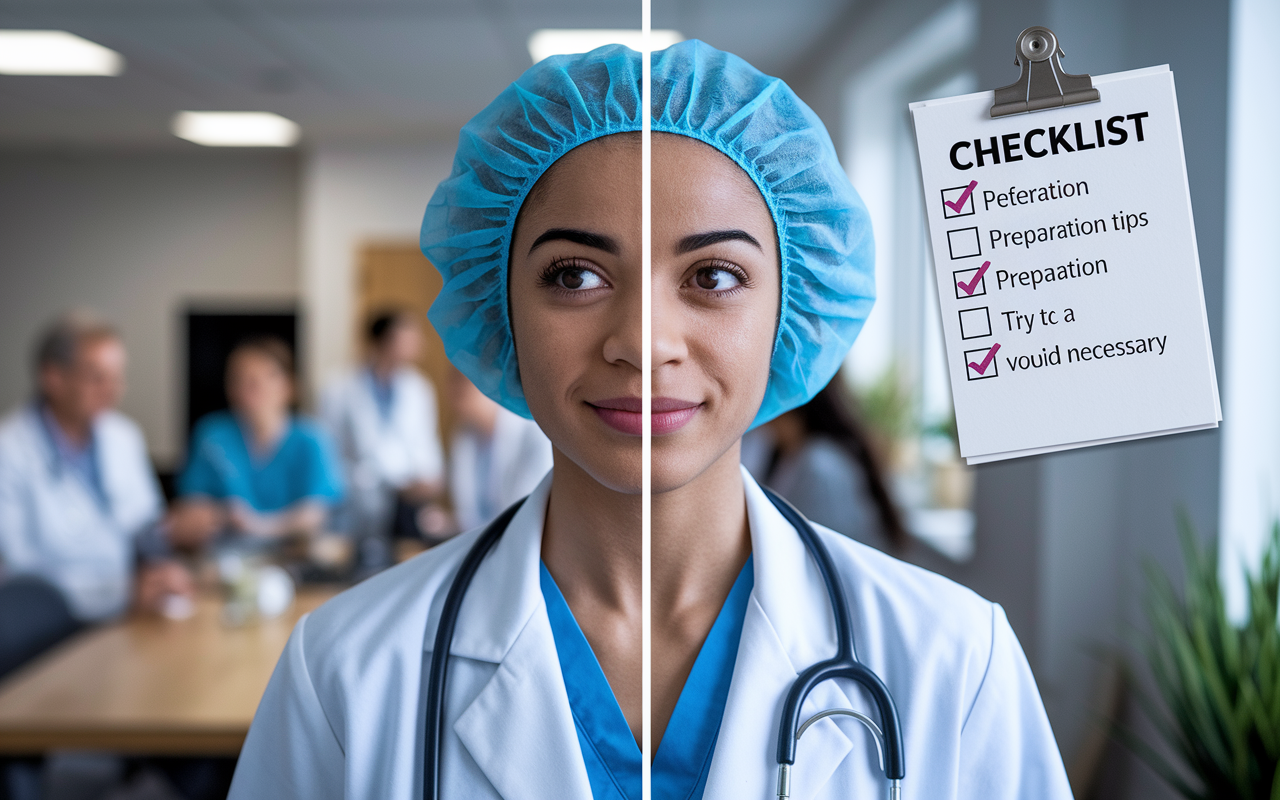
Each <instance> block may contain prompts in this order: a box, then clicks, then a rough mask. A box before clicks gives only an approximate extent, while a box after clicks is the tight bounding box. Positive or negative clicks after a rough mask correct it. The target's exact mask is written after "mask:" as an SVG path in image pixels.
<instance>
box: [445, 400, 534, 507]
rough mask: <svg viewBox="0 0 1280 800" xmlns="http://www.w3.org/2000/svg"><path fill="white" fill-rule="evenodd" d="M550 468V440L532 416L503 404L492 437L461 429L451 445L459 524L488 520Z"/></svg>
mask: <svg viewBox="0 0 1280 800" xmlns="http://www.w3.org/2000/svg"><path fill="white" fill-rule="evenodd" d="M485 447H488V448H489V453H488V460H487V463H486V460H485V459H484V458H483V457H482V451H483V449H484V448H485ZM549 469H551V441H550V440H548V439H547V437H546V434H544V433H543V432H542V429H541V428H539V427H538V423H536V422H534V421H533V420H531V419H525V418H524V417H521V416H518V415H516V414H513V413H512V412H510V411H508V410H506V409H505V408H499V409H498V417H497V419H496V420H495V421H494V424H493V434H492V435H491V436H490V438H489V441H488V442H485V441H483V439H482V438H481V437H480V435H479V434H478V433H476V432H475V431H473V430H471V429H469V428H459V429H458V430H457V431H456V432H455V433H454V434H453V440H452V447H451V448H450V449H449V497H450V499H452V500H453V512H454V515H455V516H456V517H457V520H458V527H459V528H461V529H462V530H464V531H465V530H470V529H471V528H476V527H479V526H481V525H484V524H485V523H487V522H488V521H489V520H490V519H492V518H493V517H495V516H497V515H498V512H500V511H502V510H503V509H504V508H506V507H507V506H509V505H511V504H512V503H514V502H515V501H517V500H519V499H520V498H521V497H524V496H525V495H527V494H529V493H530V492H532V491H533V490H534V489H535V488H536V487H537V485H538V482H539V481H541V480H542V477H543V476H544V475H546V474H547V470H549ZM486 508H487V510H488V513H485V510H486Z"/></svg>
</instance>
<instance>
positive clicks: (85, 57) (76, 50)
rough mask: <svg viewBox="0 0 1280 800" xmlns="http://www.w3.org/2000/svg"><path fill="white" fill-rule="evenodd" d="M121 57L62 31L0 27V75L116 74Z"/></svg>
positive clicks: (121, 67)
mask: <svg viewBox="0 0 1280 800" xmlns="http://www.w3.org/2000/svg"><path fill="white" fill-rule="evenodd" d="M121 72H124V56H122V55H120V54H119V53H117V52H116V51H115V50H110V49H108V48H106V47H103V46H102V45H100V44H94V43H93V42H91V41H89V40H88V39H81V38H80V37H79V36H76V35H75V34H74V33H67V32H66V31H15V30H0V75H119V74H120V73H121Z"/></svg>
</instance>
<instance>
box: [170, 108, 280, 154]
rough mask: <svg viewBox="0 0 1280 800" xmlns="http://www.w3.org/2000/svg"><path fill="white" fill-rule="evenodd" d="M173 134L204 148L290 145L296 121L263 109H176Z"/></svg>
mask: <svg viewBox="0 0 1280 800" xmlns="http://www.w3.org/2000/svg"><path fill="white" fill-rule="evenodd" d="M173 133H174V135H175V136H177V137H179V138H182V139H186V140H187V141H189V142H195V143H196V144H202V145H205V146H207V147H292V146H293V145H294V144H297V142H298V133H299V130H298V123H296V122H294V121H293V120H291V119H285V118H284V117H282V116H280V115H279V114H272V113H270V112H267V111H180V112H178V114H177V116H175V117H174V118H173Z"/></svg>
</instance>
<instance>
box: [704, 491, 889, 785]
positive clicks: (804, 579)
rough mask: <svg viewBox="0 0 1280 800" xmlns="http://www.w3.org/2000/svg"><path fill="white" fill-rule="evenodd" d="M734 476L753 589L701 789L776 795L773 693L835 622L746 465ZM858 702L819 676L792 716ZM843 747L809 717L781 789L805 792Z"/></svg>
mask: <svg viewBox="0 0 1280 800" xmlns="http://www.w3.org/2000/svg"><path fill="white" fill-rule="evenodd" d="M742 477H743V482H744V483H745V485H746V500H747V521H748V525H749V526H750V529H751V548H752V552H753V554H754V562H755V588H754V590H753V591H752V593H751V602H750V603H749V604H748V606H747V613H746V617H745V619H744V621H743V627H742V640H741V641H740V642H739V645H738V657H737V661H736V662H735V664H734V668H733V682H732V683H731V685H730V687H729V698H728V702H727V703H726V704H725V713H724V717H723V718H722V720H721V723H720V735H719V738H718V740H717V742H716V750H715V755H714V756H713V758H712V762H711V771H710V774H709V775H708V776H707V788H706V794H705V796H706V797H772V796H775V795H776V791H777V787H776V783H775V781H776V775H777V760H776V759H777V756H776V749H777V732H778V727H779V724H780V721H781V717H782V703H783V699H784V698H785V697H786V693H787V691H788V690H789V689H790V688H791V684H792V682H794V681H795V679H796V676H797V675H798V674H799V673H800V671H801V670H803V669H806V668H808V667H809V666H810V665H811V664H814V663H816V662H818V661H821V660H824V659H827V658H830V657H831V656H833V655H834V654H835V652H836V639H835V621H834V619H833V617H832V614H831V608H830V602H829V601H828V598H827V593H826V590H825V589H824V588H823V584H822V580H821V577H820V576H819V574H818V570H817V566H816V565H815V564H814V562H813V560H812V559H811V558H809V555H808V551H807V550H806V549H805V546H804V543H803V542H802V541H801V539H800V537H799V536H798V535H797V534H796V532H795V530H794V528H792V527H791V525H790V524H789V523H788V522H787V521H786V520H785V519H784V518H783V516H782V515H781V514H780V513H778V510H777V509H776V508H774V506H773V504H772V503H771V502H770V501H769V499H768V498H767V497H766V496H765V494H764V492H763V491H761V489H760V487H759V485H758V484H757V483H756V482H755V479H754V478H752V477H751V475H750V473H748V472H747V471H746V470H745V469H744V470H743V475H742ZM865 705H866V704H865V702H858V703H854V704H851V700H850V698H849V696H848V695H846V694H845V692H844V691H842V689H841V687H840V686H838V685H837V684H836V683H834V682H832V681H826V682H824V683H821V684H819V685H818V686H817V687H815V689H814V691H813V692H812V693H811V694H810V695H809V698H808V700H806V701H805V703H804V705H803V706H802V709H803V712H802V719H806V718H808V717H809V716H812V715H813V714H816V713H818V712H819V711H822V710H823V709H827V708H863V707H864V706H865ZM852 748H853V744H852V743H851V742H850V740H849V738H848V737H847V736H845V735H844V733H843V732H842V731H841V730H840V728H839V727H838V726H837V725H836V724H835V723H834V722H833V721H832V720H831V719H824V720H822V721H821V722H819V723H817V724H815V725H814V726H813V727H812V728H811V729H810V730H809V731H808V732H806V733H805V736H804V738H803V739H802V740H801V742H800V746H799V748H798V750H797V758H796V766H795V770H794V771H793V779H792V787H791V788H792V794H791V796H792V797H793V798H796V799H797V800H808V798H812V797H814V796H815V795H816V794H817V793H818V791H819V790H820V789H821V788H822V786H823V785H824V784H825V783H826V782H827V781H828V779H830V777H831V775H832V774H833V773H834V772H835V770H836V768H837V767H838V766H839V765H840V762H842V761H843V760H844V759H845V757H846V756H847V755H848V754H849V752H850V750H851V749H852ZM872 758H873V759H874V755H872ZM874 766H875V764H874V762H872V768H874Z"/></svg>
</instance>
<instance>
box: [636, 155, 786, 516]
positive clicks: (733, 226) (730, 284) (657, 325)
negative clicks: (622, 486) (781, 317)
mask: <svg viewBox="0 0 1280 800" xmlns="http://www.w3.org/2000/svg"><path fill="white" fill-rule="evenodd" d="M652 207H653V254H652V257H653V473H652V474H653V491H654V493H659V492H665V491H670V490H672V489H677V488H679V487H681V486H684V485H686V484H687V483H689V482H690V481H692V480H693V479H694V478H696V477H698V476H699V475H701V474H702V473H703V472H704V471H705V470H706V469H707V468H708V467H710V466H711V465H712V464H713V463H715V462H717V461H718V460H719V459H721V458H724V457H726V456H729V457H732V458H733V459H734V460H735V461H736V460H737V458H738V456H737V447H736V446H737V444H738V441H739V440H740V439H741V437H742V434H743V433H744V432H746V430H747V428H748V427H749V426H750V425H751V421H752V420H753V419H754V418H755V415H756V412H757V411H759V410H760V404H761V402H762V401H763V400H764V392H765V387H766V385H767V384H768V379H769V361H770V356H771V355H772V350H773V341H774V335H775V330H776V327H777V318H778V307H779V300H780V297H781V295H780V292H781V273H780V261H779V258H778V245H777V238H776V235H775V230H774V226H773V218H772V217H771V215H770V214H769V209H768V207H767V206H766V205H765V202H764V198H762V197H761V196H760V192H759V190H758V189H757V188H756V185H755V184H754V183H753V182H752V180H751V178H750V177H748V176H747V174H746V173H745V172H743V170H742V169H741V168H740V167H739V166H738V165H737V164H735V163H734V162H733V161H731V160H730V159H729V158H728V157H727V156H725V155H724V154H722V153H721V152H719V151H718V150H716V149H714V148H713V147H711V146H710V145H706V144H703V143H702V142H699V141H696V140H694V139H689V138H687V137H683V136H678V135H673V134H657V133H655V134H654V136H653V206H652Z"/></svg>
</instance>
